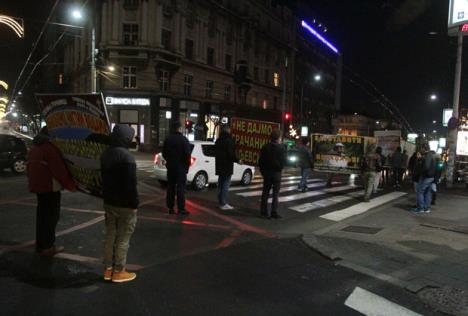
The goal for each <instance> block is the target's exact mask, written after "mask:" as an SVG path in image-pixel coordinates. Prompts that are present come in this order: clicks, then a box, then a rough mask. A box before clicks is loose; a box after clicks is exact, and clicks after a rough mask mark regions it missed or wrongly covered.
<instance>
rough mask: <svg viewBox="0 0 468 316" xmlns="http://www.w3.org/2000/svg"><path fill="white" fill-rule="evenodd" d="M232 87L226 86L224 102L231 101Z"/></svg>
mask: <svg viewBox="0 0 468 316" xmlns="http://www.w3.org/2000/svg"><path fill="white" fill-rule="evenodd" d="M231 89H232V88H231V86H230V85H226V86H225V87H224V100H226V101H229V100H231Z"/></svg>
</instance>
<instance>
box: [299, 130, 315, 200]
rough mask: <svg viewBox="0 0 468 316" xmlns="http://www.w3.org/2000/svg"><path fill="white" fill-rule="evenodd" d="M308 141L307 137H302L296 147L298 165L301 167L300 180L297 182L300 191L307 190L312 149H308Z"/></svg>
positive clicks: (311, 162)
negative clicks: (299, 144)
mask: <svg viewBox="0 0 468 316" xmlns="http://www.w3.org/2000/svg"><path fill="white" fill-rule="evenodd" d="M309 146H310V142H309V140H308V139H307V138H304V139H302V144H301V146H299V148H298V153H299V167H300V168H301V181H300V182H299V186H298V188H297V189H298V190H299V191H301V192H306V191H307V180H308V179H309V176H310V173H311V171H312V164H313V161H312V151H311V150H310V147H309Z"/></svg>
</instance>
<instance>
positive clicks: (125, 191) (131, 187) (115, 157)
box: [101, 124, 139, 283]
mask: <svg viewBox="0 0 468 316" xmlns="http://www.w3.org/2000/svg"><path fill="white" fill-rule="evenodd" d="M134 135H135V130H134V129H133V128H131V127H130V126H128V125H126V124H117V125H115V126H114V129H113V130H112V134H111V146H110V147H108V148H107V149H106V150H105V151H104V152H103V153H102V156H101V175H102V191H103V198H104V210H105V211H106V240H105V243H104V265H105V270H104V280H106V281H111V280H112V282H117V283H121V282H128V281H132V280H134V279H135V278H136V274H135V273H132V272H128V271H126V270H125V265H126V262H127V252H128V247H129V242H130V238H131V237H132V234H133V232H134V230H135V226H136V222H137V215H136V214H137V209H138V204H139V199H138V191H137V175H136V162H135V158H134V157H133V155H132V154H130V151H129V150H128V149H129V147H130V145H131V144H132V140H133V136H134Z"/></svg>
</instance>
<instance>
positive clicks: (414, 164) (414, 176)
mask: <svg viewBox="0 0 468 316" xmlns="http://www.w3.org/2000/svg"><path fill="white" fill-rule="evenodd" d="M421 158H422V157H421V153H420V152H419V151H415V152H414V154H413V155H412V156H411V158H410V159H409V163H408V170H409V172H410V175H411V182H412V183H413V190H414V193H416V191H417V186H418V182H419V176H420V175H419V171H420V168H419V165H420V163H421Z"/></svg>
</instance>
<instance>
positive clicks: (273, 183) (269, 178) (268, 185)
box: [260, 172, 281, 216]
mask: <svg viewBox="0 0 468 316" xmlns="http://www.w3.org/2000/svg"><path fill="white" fill-rule="evenodd" d="M280 187H281V172H268V173H265V174H264V175H263V192H262V204H261V210H260V211H261V214H262V215H266V216H271V215H273V214H278V213H277V210H278V195H279V191H280ZM272 189H273V197H272V200H273V201H272V203H271V212H269V209H268V198H269V197H270V191H271V190H272Z"/></svg>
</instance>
